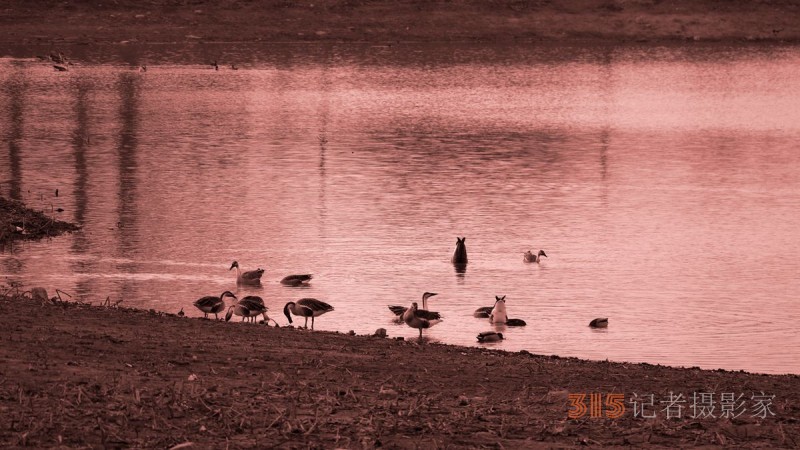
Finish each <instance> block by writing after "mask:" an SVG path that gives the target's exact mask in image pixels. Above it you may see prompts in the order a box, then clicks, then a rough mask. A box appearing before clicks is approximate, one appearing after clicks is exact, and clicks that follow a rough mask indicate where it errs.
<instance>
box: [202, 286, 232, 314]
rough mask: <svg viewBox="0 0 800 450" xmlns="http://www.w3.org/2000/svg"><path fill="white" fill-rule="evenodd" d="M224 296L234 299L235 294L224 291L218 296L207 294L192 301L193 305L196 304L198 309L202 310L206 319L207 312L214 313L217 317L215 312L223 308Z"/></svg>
mask: <svg viewBox="0 0 800 450" xmlns="http://www.w3.org/2000/svg"><path fill="white" fill-rule="evenodd" d="M225 297H231V298H233V299H234V300H236V296H235V295H233V292H231V291H225V292H223V293H222V294H220V295H219V297H216V296H213V295H208V296H206V297H203V298H200V299H198V300H197V301H195V302H194V306H196V307H197V309H199V310H200V311H203V313H204V314H205V318H206V319H208V315H209V314H214V318H216V319H219V317H217V314H218V313H220V312H222V310H223V309H225Z"/></svg>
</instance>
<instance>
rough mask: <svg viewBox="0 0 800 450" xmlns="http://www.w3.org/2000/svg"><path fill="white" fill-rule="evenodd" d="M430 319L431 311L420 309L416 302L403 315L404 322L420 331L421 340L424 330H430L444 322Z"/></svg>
mask: <svg viewBox="0 0 800 450" xmlns="http://www.w3.org/2000/svg"><path fill="white" fill-rule="evenodd" d="M436 314H438V313H436ZM428 317H430V311H425V310H421V309H419V307H418V306H417V302H414V303H412V304H411V307H410V308H408V309H407V310H406V312H404V313H403V322H405V323H406V325H408V326H410V327H411V328H417V329H419V338H420V339H422V330H423V329H425V328H430V327H432V326H434V325H436V324H437V323H439V322H441V321H442V319H429V318H428Z"/></svg>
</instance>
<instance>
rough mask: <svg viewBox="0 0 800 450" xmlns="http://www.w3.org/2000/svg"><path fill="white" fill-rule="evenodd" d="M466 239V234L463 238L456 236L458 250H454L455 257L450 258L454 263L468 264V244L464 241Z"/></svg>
mask: <svg viewBox="0 0 800 450" xmlns="http://www.w3.org/2000/svg"><path fill="white" fill-rule="evenodd" d="M466 240H467V238H466V236H465V237H463V238H459V237H458V236H456V251H455V252H453V258H452V259H451V260H450V261H451V262H452V263H453V264H457V265H463V264H467V245H466V244H465V243H464V241H466Z"/></svg>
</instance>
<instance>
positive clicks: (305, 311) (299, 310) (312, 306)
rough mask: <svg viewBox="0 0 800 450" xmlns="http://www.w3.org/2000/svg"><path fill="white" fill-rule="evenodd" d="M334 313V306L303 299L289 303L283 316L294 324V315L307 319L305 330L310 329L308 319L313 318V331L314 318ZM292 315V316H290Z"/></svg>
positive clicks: (312, 325)
mask: <svg viewBox="0 0 800 450" xmlns="http://www.w3.org/2000/svg"><path fill="white" fill-rule="evenodd" d="M329 311H333V306H331V305H329V304H327V303H325V302H323V301H321V300H317V299H315V298H301V299H300V300H298V301H297V302H289V303H287V304H286V306H284V307H283V314H284V315H285V316H286V318H287V319H289V323H292V314H293V315H295V316H300V317H305V318H306V323H305V325H304V327H305V328H308V318H309V317H311V329H312V330H313V329H314V318H315V317H317V316H321V315H323V314H325V313H326V312H329ZM290 313H291V314H290Z"/></svg>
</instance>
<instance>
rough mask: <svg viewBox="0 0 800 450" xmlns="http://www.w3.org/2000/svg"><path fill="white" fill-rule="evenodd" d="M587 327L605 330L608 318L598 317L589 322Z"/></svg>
mask: <svg viewBox="0 0 800 450" xmlns="http://www.w3.org/2000/svg"><path fill="white" fill-rule="evenodd" d="M589 326H590V327H592V328H607V327H608V317H600V318H597V319H594V320H593V321H591V322H589Z"/></svg>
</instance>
